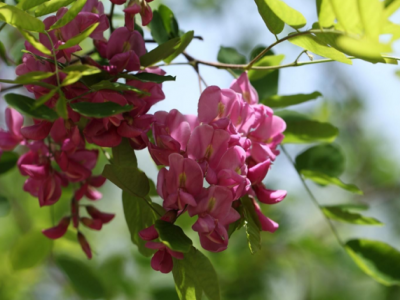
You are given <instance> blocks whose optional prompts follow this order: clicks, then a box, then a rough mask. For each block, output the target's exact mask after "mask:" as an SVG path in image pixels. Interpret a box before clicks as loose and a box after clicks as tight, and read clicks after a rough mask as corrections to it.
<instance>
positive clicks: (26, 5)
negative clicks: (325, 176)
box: [17, 0, 50, 10]
mask: <svg viewBox="0 0 400 300" xmlns="http://www.w3.org/2000/svg"><path fill="white" fill-rule="evenodd" d="M48 1H50V0H21V1H19V3H18V5H17V7H18V8H20V9H22V10H28V9H31V8H33V7H35V6H38V5H40V4H42V3H45V2H48Z"/></svg>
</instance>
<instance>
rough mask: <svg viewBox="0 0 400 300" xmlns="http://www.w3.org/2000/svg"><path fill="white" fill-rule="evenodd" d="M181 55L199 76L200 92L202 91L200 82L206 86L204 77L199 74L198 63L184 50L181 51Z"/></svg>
mask: <svg viewBox="0 0 400 300" xmlns="http://www.w3.org/2000/svg"><path fill="white" fill-rule="evenodd" d="M182 54H183V56H184V57H185V58H186V59H187V61H188V62H189V64H190V65H191V66H192V67H193V69H194V70H195V71H196V73H197V75H198V76H199V85H200V93H201V92H202V87H201V82H203V84H204V85H205V86H206V87H207V86H208V85H207V83H206V82H205V80H204V78H203V77H202V76H201V74H200V70H199V63H198V62H197V61H196V59H194V58H193V57H192V56H191V55H189V54H187V53H186V52H183V53H182Z"/></svg>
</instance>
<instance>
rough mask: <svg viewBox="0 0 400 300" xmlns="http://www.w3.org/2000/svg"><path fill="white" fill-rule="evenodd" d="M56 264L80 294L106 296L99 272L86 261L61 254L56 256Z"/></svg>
mask: <svg viewBox="0 0 400 300" xmlns="http://www.w3.org/2000/svg"><path fill="white" fill-rule="evenodd" d="M56 264H57V266H58V267H59V268H60V269H61V270H62V271H63V272H64V274H65V275H66V276H67V277H68V279H69V281H70V282H71V285H72V287H73V288H74V289H75V291H76V292H77V293H78V294H79V295H80V296H82V297H85V298H89V299H98V298H105V297H106V295H107V292H106V290H105V287H104V285H103V283H102V282H101V280H100V279H99V278H98V274H96V273H95V272H94V271H93V270H92V269H91V268H89V266H87V265H86V264H85V263H83V262H81V261H79V260H76V259H73V258H72V257H66V256H61V257H57V258H56Z"/></svg>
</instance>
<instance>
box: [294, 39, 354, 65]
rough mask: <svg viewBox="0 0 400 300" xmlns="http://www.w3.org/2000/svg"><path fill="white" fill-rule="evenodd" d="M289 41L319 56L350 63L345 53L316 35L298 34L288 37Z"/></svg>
mask: <svg viewBox="0 0 400 300" xmlns="http://www.w3.org/2000/svg"><path fill="white" fill-rule="evenodd" d="M289 41H290V42H291V43H292V44H294V45H296V46H299V47H301V48H303V49H305V50H308V51H310V52H312V53H315V54H317V55H319V56H322V57H327V58H331V59H333V60H336V61H340V62H342V63H345V64H349V65H351V64H352V62H351V60H350V59H348V58H347V57H346V55H344V54H343V53H341V52H340V51H338V50H336V49H335V48H332V47H329V46H328V45H327V44H325V43H324V42H323V41H321V40H320V39H319V38H317V37H316V36H312V35H300V36H295V37H292V38H290V39H289Z"/></svg>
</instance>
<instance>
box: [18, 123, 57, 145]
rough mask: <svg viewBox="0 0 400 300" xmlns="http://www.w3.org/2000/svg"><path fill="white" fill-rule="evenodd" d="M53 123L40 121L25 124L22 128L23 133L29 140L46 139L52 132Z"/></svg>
mask: <svg viewBox="0 0 400 300" xmlns="http://www.w3.org/2000/svg"><path fill="white" fill-rule="evenodd" d="M52 126H53V123H51V122H49V121H40V122H37V123H36V124H35V125H32V126H25V127H23V128H22V129H21V134H22V136H23V137H24V138H26V139H28V140H34V141H39V140H44V139H45V138H46V137H47V136H48V135H49V133H50V130H51V127H52Z"/></svg>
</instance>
